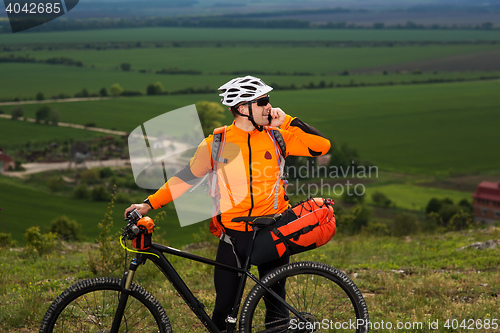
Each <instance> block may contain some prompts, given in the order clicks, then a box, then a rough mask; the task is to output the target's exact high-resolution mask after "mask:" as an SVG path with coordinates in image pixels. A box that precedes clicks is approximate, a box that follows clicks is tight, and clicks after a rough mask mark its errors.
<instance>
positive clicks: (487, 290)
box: [0, 228, 500, 332]
mask: <svg viewBox="0 0 500 333" xmlns="http://www.w3.org/2000/svg"><path fill="white" fill-rule="evenodd" d="M499 236H500V233H499V230H498V228H496V229H495V228H493V229H488V230H471V231H463V232H460V233H458V232H453V233H445V234H441V235H418V236H412V237H411V238H410V237H406V238H394V237H373V236H368V235H359V236H355V237H346V238H342V237H339V236H336V237H335V238H334V239H333V240H332V241H331V242H330V243H328V244H327V245H325V246H324V247H321V248H319V249H316V250H313V251H309V252H305V253H302V254H300V255H297V256H295V257H293V258H292V260H313V261H321V262H324V263H328V264H330V265H332V266H334V267H337V268H339V269H341V270H343V271H345V272H347V274H348V275H349V276H350V277H351V279H353V281H354V282H355V283H356V284H357V286H358V287H359V288H360V290H361V292H362V293H363V295H364V297H365V300H366V303H367V305H368V310H369V314H370V320H371V322H372V323H379V324H380V323H381V322H382V321H384V322H385V323H388V322H390V323H391V324H392V325H394V326H396V325H397V323H398V322H401V323H403V324H404V323H410V325H411V323H423V324H424V325H426V326H424V327H423V328H424V329H417V328H415V329H406V330H405V332H423V331H426V329H425V328H427V325H428V323H429V321H432V322H434V321H436V320H438V321H439V329H436V330H433V332H449V331H450V330H449V329H447V328H445V327H444V324H445V323H446V320H453V319H457V320H458V321H459V323H461V322H462V321H463V320H466V321H467V320H469V319H474V320H481V322H483V323H484V322H485V320H490V322H491V320H492V319H498V318H499V316H500V313H499V311H498V309H500V299H499V294H500V289H499V286H500V280H499V276H500V275H499V272H498V256H499V255H500V249H499V247H497V248H494V249H485V250H476V249H474V248H469V247H468V246H469V245H470V244H472V243H473V242H484V241H487V240H491V239H498V238H499ZM462 247H465V248H464V249H460V248H462ZM215 250H216V249H215V247H214V245H208V246H207V244H205V245H204V246H202V247H201V249H200V248H199V249H195V250H193V249H191V250H189V251H191V252H192V251H194V252H195V253H197V254H200V255H202V256H207V257H209V258H213V257H214V256H215ZM96 251H97V250H96V249H95V248H94V249H92V248H90V247H89V246H88V245H85V244H83V245H75V244H73V245H70V246H62V247H60V248H59V249H58V250H57V251H56V252H54V253H51V254H48V255H45V256H42V257H40V258H38V257H37V256H30V255H29V253H30V252H29V250H17V251H14V252H12V251H9V250H8V249H0V259H1V262H2V263H1V269H0V301H1V302H0V330H2V331H6V332H7V331H8V332H25V331H26V330H27V331H36V330H37V328H38V326H39V324H40V322H41V319H42V317H43V315H44V313H45V311H46V310H47V308H48V307H49V305H50V303H51V302H52V301H53V300H54V299H55V298H56V296H57V295H58V294H59V293H61V292H62V291H63V290H64V289H65V288H67V287H68V286H69V285H71V284H73V283H74V282H75V281H76V280H77V279H81V278H86V277H91V276H92V273H91V272H90V271H89V269H88V266H87V264H88V256H89V253H94V254H95V253H96ZM170 260H171V262H172V264H173V266H174V267H176V268H177V269H178V270H179V272H180V274H181V276H182V277H183V278H184V279H185V280H186V283H187V285H188V286H189V287H190V288H192V290H193V292H194V294H195V296H196V297H197V298H198V299H199V300H200V301H201V302H202V303H203V304H204V305H205V306H206V307H207V312H209V313H210V312H211V310H212V309H213V305H214V298H215V294H214V292H213V282H212V281H213V269H212V268H211V267H209V266H205V265H202V264H198V263H194V262H190V261H188V260H186V259H181V258H176V257H170ZM121 270H122V268H121V266H117V267H116V271H115V273H114V275H118V276H119V275H120V274H121V273H120V272H121ZM255 273H256V272H255ZM135 281H136V282H137V283H139V284H140V285H142V286H143V287H145V288H146V289H148V290H149V291H150V292H152V294H153V295H154V296H155V297H156V298H157V299H158V300H159V301H160V302H161V303H162V305H163V307H164V308H165V310H166V312H167V314H168V316H169V317H170V320H171V322H172V324H173V328H174V330H176V331H182V332H183V331H185V328H186V327H189V331H190V332H204V329H203V327H202V326H201V325H200V324H199V323H198V322H197V319H196V318H195V316H194V315H193V314H192V313H191V311H190V310H189V309H188V308H187V307H186V305H184V304H183V303H182V300H181V299H180V298H179V297H178V296H177V294H176V292H175V291H174V290H173V289H172V287H171V286H170V285H169V284H168V282H166V280H165V278H164V277H162V275H161V273H159V272H158V271H157V270H156V268H155V267H154V265H152V264H151V263H147V264H146V265H145V266H141V267H140V268H139V270H138V273H137V274H136V276H135ZM249 284H250V285H251V283H249ZM496 321H497V322H498V320H496ZM410 327H411V326H410ZM416 327H418V326H416ZM372 331H373V332H384V331H387V330H372ZM478 331H484V332H492V331H494V330H481V329H480V330H478Z"/></svg>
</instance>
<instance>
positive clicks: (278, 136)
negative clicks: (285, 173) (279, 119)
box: [271, 129, 286, 158]
mask: <svg viewBox="0 0 500 333" xmlns="http://www.w3.org/2000/svg"><path fill="white" fill-rule="evenodd" d="M271 133H272V134H273V136H274V140H276V143H277V144H278V147H279V149H280V153H281V156H283V158H285V157H286V143H285V139H283V136H282V135H281V132H280V131H279V130H276V129H272V130H271Z"/></svg>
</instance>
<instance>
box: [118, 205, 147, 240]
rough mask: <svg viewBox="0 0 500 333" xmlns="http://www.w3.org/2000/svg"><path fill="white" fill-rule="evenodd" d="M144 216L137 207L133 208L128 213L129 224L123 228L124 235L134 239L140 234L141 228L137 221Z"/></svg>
mask: <svg viewBox="0 0 500 333" xmlns="http://www.w3.org/2000/svg"><path fill="white" fill-rule="evenodd" d="M141 218H142V216H141V214H140V213H139V212H138V211H137V209H135V208H134V209H133V210H131V211H130V212H128V213H127V218H126V219H125V221H128V224H127V225H126V226H125V227H123V228H122V232H123V233H122V235H123V237H127V238H128V239H134V238H136V237H137V235H139V233H140V232H141V229H139V227H138V226H137V221H139V220H140V219H141Z"/></svg>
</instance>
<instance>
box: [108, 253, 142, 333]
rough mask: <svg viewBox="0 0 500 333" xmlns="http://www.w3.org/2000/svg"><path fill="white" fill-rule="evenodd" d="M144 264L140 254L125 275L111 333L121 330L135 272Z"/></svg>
mask: <svg viewBox="0 0 500 333" xmlns="http://www.w3.org/2000/svg"><path fill="white" fill-rule="evenodd" d="M143 262H144V261H143V255H142V254H140V253H139V254H137V256H136V257H135V258H134V259H133V260H132V262H131V263H130V267H129V270H128V271H127V272H125V273H124V274H123V279H122V292H121V294H120V301H119V302H118V307H117V308H116V312H115V318H114V319H113V325H112V326H111V331H110V332H111V333H118V330H119V329H120V325H121V322H122V318H123V313H124V312H125V307H126V306H127V301H128V296H129V295H130V288H131V287H132V281H133V280H134V275H135V271H136V270H137V267H139V265H140V264H142V263H143Z"/></svg>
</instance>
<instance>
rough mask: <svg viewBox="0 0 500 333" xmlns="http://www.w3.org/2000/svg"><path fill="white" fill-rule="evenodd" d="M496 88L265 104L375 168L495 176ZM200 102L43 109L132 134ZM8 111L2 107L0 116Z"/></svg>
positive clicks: (437, 88) (413, 89)
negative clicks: (346, 146)
mask: <svg viewBox="0 0 500 333" xmlns="http://www.w3.org/2000/svg"><path fill="white" fill-rule="evenodd" d="M499 89H500V82H499V81H475V82H460V83H444V84H419V85H401V86H384V87H365V88H342V89H314V90H297V91H276V92H273V94H272V99H271V102H272V104H273V106H279V107H281V108H282V109H283V110H285V112H287V113H289V114H291V115H293V116H297V117H300V118H302V119H307V121H308V123H310V124H312V125H313V126H315V127H317V128H318V129H319V130H320V131H321V132H322V133H324V134H325V135H326V136H327V137H329V138H331V139H334V140H335V142H336V143H337V144H339V145H342V144H344V143H347V144H349V145H350V146H352V147H355V148H356V149H357V150H358V151H359V154H360V156H361V157H362V158H363V159H366V160H368V161H371V162H373V163H376V164H377V165H378V167H379V168H381V169H384V170H389V171H398V172H407V173H424V174H437V175H447V174H450V173H477V172H482V171H494V170H498V166H499V165H500V156H498V155H497V154H488V155H487V156H485V155H484V152H485V151H495V150H496V145H497V143H498V142H499V140H500V136H499V132H498V130H497V124H498V123H499V122H500V113H499V112H498V110H499V108H500V100H499V99H498V96H497V95H498V91H499ZM201 100H209V101H217V100H218V96H217V95H216V94H199V95H175V96H148V97H146V96H143V97H133V98H117V99H108V100H101V101H82V102H60V103H48V104H46V105H48V106H50V107H51V108H54V109H57V110H58V112H59V114H60V121H63V122H69V123H76V124H82V125H84V124H86V123H87V122H89V121H93V122H95V123H96V125H97V126H98V127H102V128H108V129H116V130H121V131H131V130H133V129H134V128H136V127H137V126H138V125H139V124H142V123H144V122H145V121H147V120H149V119H151V118H154V117H155V116H158V115H160V114H163V113H165V112H168V111H171V110H174V109H177V108H180V107H183V106H185V105H190V104H194V103H196V102H198V101H201ZM44 105H45V104H44ZM12 108H14V106H3V109H4V110H5V112H6V113H9V112H10V111H9V110H11V109H12ZM38 108H39V105H36V104H26V105H23V109H24V111H25V114H26V116H28V117H34V116H35V113H36V110H37V109H38ZM226 119H227V118H226ZM484 119H488V121H484ZM228 121H229V119H227V120H226V122H228ZM3 122H4V123H6V121H5V120H3ZM6 124H7V123H6ZM30 125H31V124H30ZM32 126H36V125H32ZM45 129H46V128H45ZM74 131H75V133H76V132H77V131H80V130H74ZM29 137H30V139H32V137H31V136H29ZM20 140H21V141H24V139H23V138H20ZM479 146H480V147H481V149H477V147H479ZM334 148H338V147H334Z"/></svg>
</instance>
